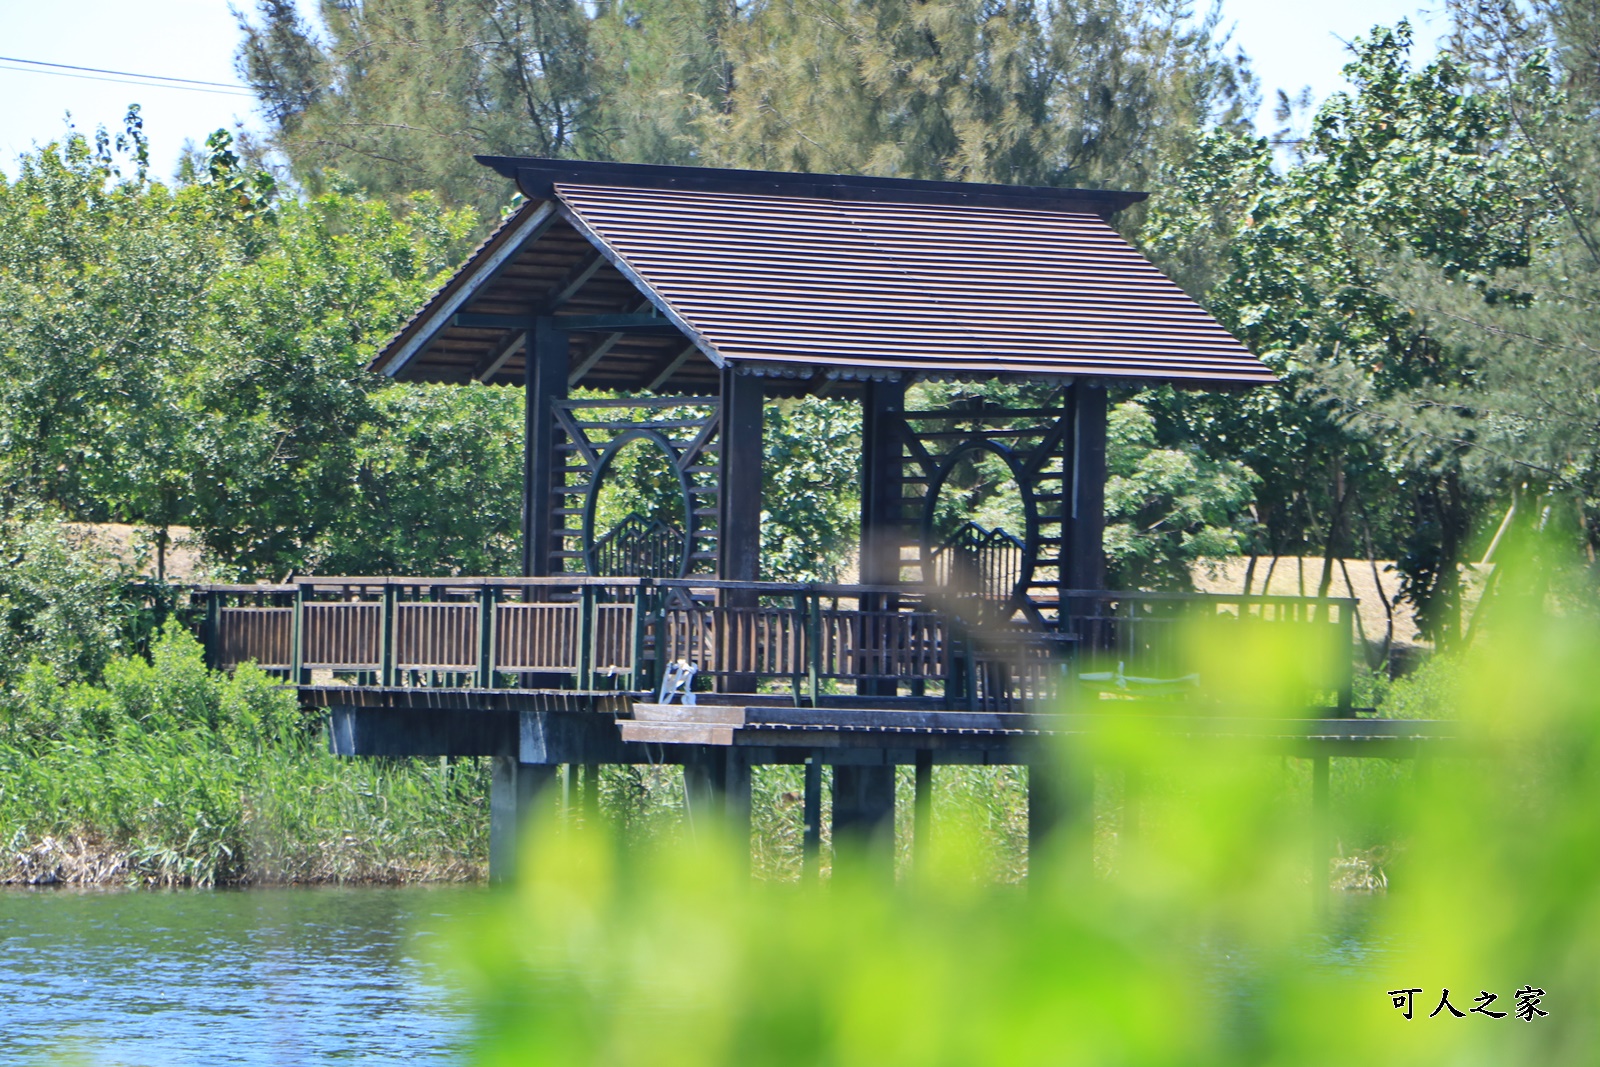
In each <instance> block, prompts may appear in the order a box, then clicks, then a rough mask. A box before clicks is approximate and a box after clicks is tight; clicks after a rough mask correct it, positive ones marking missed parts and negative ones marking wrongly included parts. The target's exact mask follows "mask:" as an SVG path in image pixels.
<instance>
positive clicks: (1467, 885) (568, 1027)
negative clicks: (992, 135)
mask: <svg viewBox="0 0 1600 1067" xmlns="http://www.w3.org/2000/svg"><path fill="white" fill-rule="evenodd" d="M1597 640H1600V632H1596V631H1595V629H1594V627H1593V625H1592V622H1591V620H1590V619H1588V618H1587V617H1585V618H1583V619H1579V618H1575V617H1568V618H1566V619H1553V618H1551V617H1549V616H1547V615H1529V616H1526V617H1515V618H1513V617H1510V616H1506V617H1503V618H1502V619H1501V629H1500V630H1499V631H1497V638H1496V640H1495V641H1493V642H1491V643H1489V644H1486V645H1483V646H1481V647H1479V648H1478V649H1477V650H1476V652H1475V654H1474V656H1473V657H1472V658H1471V659H1469V660H1464V661H1462V662H1461V663H1460V664H1459V666H1458V667H1456V668H1455V669H1454V670H1455V675H1454V679H1453V681H1452V682H1450V683H1449V684H1448V685H1447V686H1445V689H1447V691H1448V700H1449V702H1450V703H1451V704H1452V705H1453V706H1454V707H1455V708H1456V709H1457V710H1458V712H1459V714H1460V715H1461V717H1462V720H1463V722H1464V724H1465V726H1466V729H1467V730H1468V731H1469V733H1470V735H1471V736H1473V737H1474V738H1476V739H1477V741H1476V743H1475V744H1474V745H1473V746H1472V747H1467V748H1458V749H1454V750H1452V751H1450V752H1441V753H1438V754H1437V755H1436V756H1434V757H1433V758H1430V760H1429V764H1428V766H1429V770H1428V772H1427V774H1426V775H1420V774H1413V772H1412V769H1411V767H1410V766H1409V765H1408V764H1406V763H1403V762H1402V763H1400V764H1397V765H1392V764H1389V763H1387V762H1386V761H1384V760H1377V759H1366V758H1349V759H1336V760H1335V761H1334V763H1335V773H1334V775H1333V787H1334V794H1333V796H1334V813H1335V815H1334V831H1335V833H1336V834H1337V835H1338V837H1339V839H1340V840H1341V841H1343V842H1344V843H1345V844H1346V846H1350V845H1354V844H1357V843H1365V842H1366V841H1368V840H1370V838H1369V836H1368V835H1370V834H1371V833H1372V832H1373V831H1374V830H1375V829H1377V828H1379V827H1380V826H1382V827H1386V828H1387V829H1388V830H1389V831H1390V832H1391V833H1398V834H1399V835H1400V840H1401V841H1402V842H1403V846H1404V847H1403V848H1401V849H1399V850H1397V851H1395V852H1392V853H1382V852H1379V851H1377V850H1373V849H1367V850H1366V852H1365V853H1364V855H1362V856H1356V855H1351V854H1349V853H1346V854H1345V855H1343V856H1341V857H1339V858H1338V860H1337V861H1336V862H1337V866H1336V867H1335V868H1334V870H1336V871H1339V872H1344V871H1346V870H1348V869H1351V868H1353V867H1354V866H1358V865H1360V864H1362V863H1370V862H1373V861H1374V859H1375V858H1376V859H1378V860H1380V861H1381V862H1382V864H1383V868H1384V869H1382V870H1380V871H1379V873H1380V874H1382V875H1386V877H1387V882H1388V892H1387V894H1386V895H1380V896H1377V897H1375V898H1374V897H1367V896H1364V895H1362V894H1357V893H1349V894H1336V897H1337V898H1339V899H1337V900H1336V902H1335V905H1334V908H1333V911H1332V914H1331V916H1329V917H1327V918H1318V917H1317V911H1316V909H1315V907H1314V906H1313V904H1312V899H1311V896H1310V894H1309V893H1308V886H1307V880H1308V874H1309V876H1310V877H1311V878H1321V877H1326V876H1327V875H1328V874H1329V873H1330V872H1329V871H1320V872H1308V865H1307V863H1306V857H1307V852H1308V849H1307V840H1306V836H1307V832H1308V829H1309V825H1310V818H1309V816H1310V812H1309V811H1308V802H1309V799H1310V793H1311V788H1310V775H1309V773H1308V769H1307V768H1306V767H1305V765H1304V761H1302V760H1298V759H1295V760H1290V759H1285V758H1284V757H1283V755H1282V754H1281V751H1280V750H1278V749H1276V748H1271V747H1266V746H1261V747H1255V746H1251V745H1248V744H1241V745H1239V746H1237V747H1232V748H1229V747H1223V746H1219V745H1206V746H1204V747H1203V748H1201V749H1197V748H1196V747H1195V739H1194V738H1193V737H1192V736H1185V737H1179V736H1175V735H1174V734H1173V733H1169V732H1166V731H1163V730H1160V729H1153V728H1151V724H1150V723H1149V722H1148V720H1144V721H1141V720H1139V719H1122V720H1120V721H1117V722H1115V723H1114V724H1113V725H1109V726H1108V728H1107V729H1105V730H1103V731H1102V732H1100V733H1099V734H1097V735H1094V736H1090V737H1081V738H1079V739H1078V740H1077V741H1076V742H1075V743H1074V746H1073V747H1071V748H1068V749H1064V750H1062V751H1061V752H1060V753H1059V756H1060V757H1061V758H1062V759H1063V760H1065V761H1069V762H1068V763H1067V765H1068V766H1072V765H1073V764H1072V763H1071V762H1070V761H1074V760H1077V761H1084V760H1088V759H1092V760H1093V761H1094V763H1095V765H1096V766H1097V767H1099V768H1101V769H1102V772H1103V773H1109V774H1110V775H1111V776H1113V777H1114V778H1115V779H1121V780H1122V783H1123V788H1124V789H1126V788H1127V784H1126V783H1128V782H1132V781H1135V780H1136V781H1138V782H1141V783H1142V786H1141V787H1140V788H1139V790H1138V795H1139V798H1140V799H1139V801H1138V815H1137V817H1136V822H1134V823H1132V824H1129V823H1127V822H1124V823H1123V824H1122V830H1123V831H1125V832H1123V833H1118V834H1107V835H1103V836H1101V837H1100V838H1099V840H1098V845H1097V847H1098V851H1099V853H1100V855H1099V856H1098V857H1097V866H1098V867H1099V873H1098V874H1095V873H1091V871H1090V869H1089V868H1088V866H1087V865H1086V864H1085V863H1084V862H1083V856H1082V854H1081V852H1077V851H1075V846H1074V845H1073V844H1072V842H1073V841H1074V840H1077V839H1078V837H1077V835H1078V834H1079V833H1080V832H1081V830H1082V827H1080V826H1077V825H1075V824H1072V823H1071V822H1070V821H1069V824H1068V826H1067V827H1065V828H1064V830H1063V836H1062V837H1060V838H1058V839H1056V840H1054V841H1051V842H1047V843H1046V845H1045V846H1044V847H1042V848H1041V849H1039V850H1038V851H1036V852H1034V853H1033V854H1032V855H1030V856H1029V857H1027V860H1026V863H1027V867H1028V868H1029V877H1030V879H1031V880H1032V884H1031V885H1030V886H1029V889H1028V891H1027V892H1026V893H1021V892H1018V891H1017V890H1016V889H1015V888H1013V887H1009V886H1003V885H1002V886H995V885H989V884H985V883H984V881H983V880H982V879H981V878H975V877H974V874H975V872H976V871H978V870H981V869H982V862H983V859H982V857H983V852H982V849H981V847H978V846H977V845H976V842H977V841H979V840H980V839H982V838H983V837H984V836H986V835H990V834H991V828H990V827H989V826H987V825H985V823H986V821H987V816H986V815H984V814H983V813H982V807H981V806H978V807H977V808H976V809H973V808H966V809H963V808H962V807H960V806H958V805H955V804H949V803H947V801H946V800H945V798H942V797H941V799H940V802H939V804H938V805H937V806H936V810H935V824H934V825H935V831H936V832H935V834H934V836H933V839H932V841H931V842H929V850H928V852H927V854H926V858H925V860H924V862H923V863H922V864H921V865H920V866H919V867H917V868H916V869H914V870H912V871H910V872H908V873H907V874H906V875H905V876H904V877H902V878H901V879H900V881H899V882H898V883H894V882H890V881H888V880H878V879H876V878H874V877H872V876H869V875H867V874H866V872H864V871H863V870H861V869H860V868H858V867H855V866H854V865H853V864H852V862H851V861H850V859H849V857H848V855H844V856H838V857H835V865H834V868H833V872H832V878H831V880H829V881H828V882H826V883H824V884H821V885H818V884H799V885H796V884H773V883H771V882H766V883H762V882H752V881H751V880H750V879H749V877H748V875H747V874H746V872H745V870H744V867H743V864H742V861H741V860H740V858H739V855H738V843H737V842H732V841H728V840H723V839H720V838H719V837H718V836H717V835H715V834H712V833H707V832H705V830H704V828H703V827H702V828H701V830H700V831H699V832H698V833H697V834H696V836H694V837H693V838H688V839H685V838H677V839H673V840H671V841H661V842H658V843H657V844H656V846H655V847H640V846H639V845H637V844H635V845H631V846H630V847H628V848H626V849H622V848H619V847H618V845H617V843H616V842H615V841H614V840H612V839H610V838H609V837H607V836H606V835H605V834H604V833H599V832H596V831H595V829H594V828H593V827H592V826H590V827H587V828H586V831H585V832H581V833H579V832H573V831H572V830H571V829H570V828H568V829H565V830H564V829H563V828H562V827H561V826H560V824H559V822H558V821H557V820H556V819H554V818H553V817H549V818H546V819H545V820H544V821H542V822H540V823H539V824H537V825H536V826H535V827H534V828H533V829H532V831H531V832H530V836H529V840H528V852H529V854H530V855H532V856H533V857H534V858H533V859H532V860H531V861H530V862H529V864H528V865H527V867H526V868H525V869H524V871H523V872H522V878H521V880H520V882H519V884H518V885H517V887H516V891H515V892H514V893H512V894H507V895H505V896H503V897H501V898H500V899H499V900H498V901H497V902H496V907H495V909H494V910H493V911H492V912H491V913H489V914H488V915H486V916H484V917H482V918H481V919H479V920H478V921H477V923H476V925H475V926H474V927H471V928H469V929H468V930H467V931H466V932H465V933H464V934H463V935H462V936H461V937H460V938H459V941H458V944H457V947H456V953H457V959H458V961H459V966H460V969H461V974H462V976H463V979H464V981H465V982H466V983H467V986H468V990H469V994H470V996H471V998H472V999H471V1003H472V1007H473V1012H474V1015H475V1020H476V1027H475V1031H474V1033H475V1042H476V1048H475V1062H477V1063H481V1064H486V1065H489V1064H500V1063H518V1064H525V1063H534V1064H538V1063H561V1064H585V1063H607V1064H633V1063H649V1064H677V1063H695V1064H721V1063H739V1064H746V1063H762V1064H767V1063H779V1064H782V1063H795V1064H814V1063H840V1064H855V1063H861V1064H869V1063H870V1064H895V1063H905V1064H918V1065H922V1064H930V1063H933V1064H938V1063H949V1064H961V1065H966V1064H973V1063H995V1064H1006V1065H1012V1064H1018V1063H1052V1064H1054V1063H1085V1064H1101V1063H1118V1064H1132V1065H1139V1064H1173V1063H1183V1064H1218V1065H1223V1064H1226V1065H1229V1067H1238V1065H1251V1064H1283V1063H1294V1064H1311V1063H1349V1062H1361V1063H1372V1064H1379V1065H1383V1064H1406V1065H1413V1064H1425V1065H1432V1064H1441V1065H1442V1064H1456V1063H1465V1062H1484V1063H1532V1062H1537V1063H1546V1064H1555V1065H1564V1064H1581V1063H1587V1062H1589V1057H1590V1055H1591V1053H1590V1051H1589V1050H1590V1048H1591V1044H1590V1042H1589V1035H1590V1033H1591V1031H1592V1028H1593V1026H1592V1019H1591V1017H1590V1015H1589V1013H1588V1011H1587V1007H1586V1006H1587V1005H1588V1004H1590V1003H1591V1002H1592V1001H1593V999H1594V997H1595V995H1596V993H1597V991H1600V967H1597V965H1596V962H1595V961H1596V958H1597V954H1596V952H1595V951H1594V950H1595V947H1596V945H1595V940H1596V936H1597V935H1596V932H1595V931H1596V930H1597V929H1600V926H1597V919H1600V897H1597V896H1596V893H1595V886H1596V884H1597V880H1600V861H1597V859H1596V856H1597V855H1600V814H1597V813H1600V795H1597V794H1600V775H1597V774H1596V769H1597V761H1600V726H1597V723H1600V716H1597V715H1596V711H1597V708H1596V702H1595V694H1596V693H1597V692H1600V676H1597V674H1596V667H1595V664H1594V657H1593V655H1592V649H1593V648H1594V644H1595V642H1596V641H1597ZM1213 654H1216V655H1221V656H1225V657H1226V656H1229V655H1230V650H1228V649H1226V648H1218V649H1215V650H1213ZM1234 658H1238V657H1234ZM1219 666H1225V667H1226V668H1227V669H1229V670H1238V669H1243V670H1245V671H1247V672H1251V673H1253V676H1254V677H1255V679H1256V680H1257V681H1260V682H1262V683H1263V684H1264V685H1265V687H1266V688H1267V689H1268V690H1271V689H1274V688H1280V689H1281V688H1282V687H1281V686H1275V685H1274V683H1273V682H1272V678H1273V676H1274V674H1275V672H1276V671H1277V669H1278V666H1279V665H1277V664H1274V663H1272V662H1262V661H1259V660H1251V661H1250V662H1248V663H1245V664H1243V665H1239V664H1232V663H1230V664H1225V665H1224V664H1219ZM1202 755H1203V758H1199V757H1200V756H1202ZM1079 765H1081V762H1080V763H1079ZM967 773H968V771H967V769H965V768H962V769H954V768H951V769H946V768H940V769H939V770H938V771H937V772H936V774H937V777H938V778H940V779H944V778H945V777H946V776H947V775H949V776H957V775H965V774H967ZM1034 773H1042V772H1034ZM1013 791H1014V792H1015V785H1013ZM1122 795H1123V796H1127V795H1128V794H1127V793H1123V794H1122ZM1013 802H1014V801H1013ZM963 810H965V811H968V812H972V816H971V817H963V814H962V812H963ZM1124 818H1126V816H1124ZM1135 828H1136V830H1137V832H1136V833H1135V832H1133V830H1134V829H1135ZM1389 840H1390V841H1391V842H1394V841H1396V840H1397V839H1396V838H1394V837H1391V838H1390V839H1389ZM1523 986H1531V987H1537V988H1540V989H1542V990H1544V994H1543V1001H1542V1008H1543V1010H1545V1011H1547V1012H1549V1014H1548V1015H1547V1016H1545V1017H1540V1018H1535V1019H1533V1020H1532V1021H1531V1022H1524V1021H1521V1020H1518V1019H1516V1018H1506V1019H1503V1020H1499V1021H1494V1020H1491V1019H1489V1018H1487V1017H1483V1016H1469V1017H1468V1018H1465V1019H1462V1020H1455V1019H1450V1018H1448V1017H1441V1018H1438V1019H1431V1020H1430V1019H1429V1018H1428V1013H1429V1011H1430V1010H1432V1008H1433V1007H1434V1006H1435V1005H1436V1004H1437V1003H1438V998H1439V996H1440V992H1441V990H1442V989H1443V988H1446V987H1447V988H1449V989H1450V991H1451V998H1452V1002H1453V1003H1454V1004H1455V1005H1456V1006H1457V1007H1458V1008H1460V1009H1461V1010H1463V1011H1465V1010H1466V1009H1469V1008H1471V1007H1472V1006H1473V1005H1474V1003H1475V998H1476V996H1477V993H1478V991H1479V990H1489V991H1491V992H1494V993H1496V994H1497V996H1498V1000H1497V1002H1496V1003H1494V1004H1493V1005H1492V1008H1494V1009H1495V1010H1499V1009H1507V1010H1514V1008H1515V1006H1516V1001H1515V996H1514V991H1516V990H1518V989H1519V988H1521V987H1523ZM1419 987H1420V989H1421V990H1423V992H1421V993H1418V994H1417V995H1416V1001H1415V1004H1414V1012H1413V1015H1414V1018H1412V1019H1410V1020H1409V1021H1408V1020H1407V1019H1406V1018H1405V1017H1404V1016H1403V1015H1402V1013H1401V1011H1400V1010H1398V1009H1397V1008H1396V1007H1395V1006H1394V1005H1393V1003H1392V1001H1391V998H1390V993H1389V991H1390V990H1395V989H1407V988H1419Z"/></svg>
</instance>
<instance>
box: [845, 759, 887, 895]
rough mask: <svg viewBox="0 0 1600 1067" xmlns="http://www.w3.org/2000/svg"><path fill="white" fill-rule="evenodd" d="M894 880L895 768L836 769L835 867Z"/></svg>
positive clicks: (852, 767)
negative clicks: (858, 869)
mask: <svg viewBox="0 0 1600 1067" xmlns="http://www.w3.org/2000/svg"><path fill="white" fill-rule="evenodd" d="M852 864H857V865H859V866H860V867H862V868H863V869H865V870H868V871H870V872H872V873H873V874H875V875H878V876H880V877H883V878H889V879H892V878H893V877H894V767H892V766H878V767H860V766H851V765H850V764H847V763H841V764H836V765H835V766H834V768H833V865H834V869H835V870H838V869H839V868H840V867H841V866H848V865H852Z"/></svg>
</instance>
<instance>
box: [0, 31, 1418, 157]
mask: <svg viewBox="0 0 1600 1067" xmlns="http://www.w3.org/2000/svg"><path fill="white" fill-rule="evenodd" d="M1202 2H1203V0H1202ZM236 4H237V6H240V7H245V8H248V7H251V6H253V5H252V4H250V3H249V0H236ZM229 8H230V3H229V0H140V2H139V3H136V4H135V3H129V2H128V0H54V2H43V0H0V101H3V102H4V106H3V107H0V170H3V171H5V172H6V173H8V174H15V173H16V164H17V156H18V154H19V153H22V152H25V151H28V150H29V149H30V148H31V147H32V146H34V145H35V144H42V143H45V142H47V141H50V140H53V139H56V138H59V137H60V136H61V134H62V132H63V131H64V130H65V129H66V119H65V116H66V114H67V113H68V112H70V113H71V115H72V122H73V124H74V125H75V126H77V127H78V128H79V129H80V130H83V131H84V132H85V133H91V132H93V130H94V129H95V127H97V126H105V127H107V128H108V129H111V130H113V131H114V130H116V129H119V128H120V127H121V123H122V116H123V114H124V112H126V111H127V107H128V104H129V103H132V102H138V103H139V104H140V105H142V108H143V113H144V119H145V132H146V134H147V135H148V136H149V138H150V147H151V163H152V169H153V171H154V172H155V174H156V175H158V176H166V175H170V174H171V173H172V172H173V171H174V169H175V168H176V166H177V161H178V158H179V155H180V153H181V152H182V149H183V145H184V143H185V142H186V141H193V142H196V143H198V142H201V141H204V140H205V137H206V135H207V134H209V133H210V132H211V131H212V130H215V129H217V128H218V127H227V128H230V129H232V128H234V127H235V126H236V125H237V124H239V123H244V124H245V125H246V126H247V127H248V126H254V125H257V124H258V119H257V117H256V115H255V113H254V111H253V109H252V107H251V100H250V98H249V96H248V94H247V93H245V94H243V95H238V93H239V92H242V90H239V91H236V92H233V93H230V91H229V90H227V89H218V88H217V87H215V86H189V87H188V88H177V87H171V86H154V85H150V84H131V85H130V84H125V83H117V82H115V81H105V80H93V79H98V78H114V77H115V76H114V75H105V74H93V75H91V72H88V71H57V72H55V73H49V72H47V69H46V68H41V67H29V66H28V65H26V64H19V63H17V62H16V61H17V60H29V61H33V62H37V63H57V64H70V65H73V66H77V67H97V68H100V69H101V70H106V71H127V72H132V73H134V74H148V75H160V76H163V77H167V78H186V79H191V80H194V81H202V82H221V83H233V84H235V85H236V84H237V75H236V74H235V72H234V69H233V52H234V49H235V48H236V47H237V46H238V41H239V31H238V26H237V23H236V21H235V19H234V16H233V14H232V13H231V11H230V10H229ZM1430 12H1432V14H1430ZM1442 12H1443V0H1432V2H1431V3H1428V4H1423V5H1419V4H1416V3H1414V2H1407V0H1332V2H1322V3H1308V2H1306V0H1223V16H1224V24H1225V25H1228V26H1231V27H1232V28H1233V41H1234V43H1235V44H1237V45H1239V46H1240V47H1242V48H1243V49H1244V50H1245V52H1247V53H1248V54H1249V55H1250V57H1251V60H1252V63H1253V65H1254V68H1255V70H1256V73H1257V74H1258V75H1259V76H1260V79H1261V88H1262V95H1263V98H1264V103H1263V106H1262V111H1261V114H1260V116H1259V117H1258V123H1259V124H1260V126H1261V128H1262V129H1263V130H1264V131H1265V130H1270V129H1272V128H1273V125H1272V124H1273V118H1272V105H1273V102H1274V100H1275V99H1276V92H1275V90H1276V89H1278V88H1284V89H1287V90H1289V92H1290V94H1291V95H1293V94H1295V93H1298V92H1299V90H1300V89H1301V88H1302V87H1306V86H1309V87H1310V88H1311V90H1312V93H1313V96H1314V97H1315V98H1316V99H1317V100H1320V99H1322V98H1323V97H1325V96H1327V95H1328V94H1329V93H1331V92H1334V91H1337V90H1338V89H1340V88H1343V87H1344V79H1343V78H1342V76H1341V75H1340V73H1339V71H1340V68H1341V67H1343V66H1344V64H1345V63H1346V62H1347V61H1348V55H1347V53H1346V51H1345V46H1344V43H1343V42H1345V41H1348V40H1350V39H1352V38H1354V37H1356V36H1360V35H1364V34H1365V33H1366V32H1367V30H1368V29H1369V28H1371V27H1372V26H1373V25H1374V24H1376V23H1393V22H1396V21H1398V20H1399V19H1401V18H1410V19H1411V20H1412V23H1413V25H1415V26H1416V28H1417V40H1418V43H1419V45H1420V46H1421V47H1420V48H1419V53H1421V58H1427V57H1428V56H1431V55H1432V53H1433V50H1434V49H1433V44H1434V41H1435V39H1436V38H1437V37H1438V36H1440V35H1441V34H1443V33H1444V30H1445V18H1444V15H1443V13H1442ZM202 90H203V91H202Z"/></svg>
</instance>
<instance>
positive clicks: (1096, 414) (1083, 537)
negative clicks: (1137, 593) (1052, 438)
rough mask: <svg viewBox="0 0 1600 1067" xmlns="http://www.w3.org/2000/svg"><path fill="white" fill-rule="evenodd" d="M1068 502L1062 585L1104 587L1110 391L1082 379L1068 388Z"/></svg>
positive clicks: (1073, 587)
mask: <svg viewBox="0 0 1600 1067" xmlns="http://www.w3.org/2000/svg"><path fill="white" fill-rule="evenodd" d="M1067 414H1068V416H1069V417H1070V418H1071V420H1072V424H1071V429H1070V433H1069V435H1068V440H1067V486H1066V493H1067V500H1066V516H1065V521H1064V522H1063V523H1062V527H1063V529H1062V549H1063V552H1062V566H1061V584H1062V586H1063V587H1065V588H1067V589H1104V588H1105V582H1106V556H1105V546H1104V540H1105V528H1106V390H1105V386H1103V385H1101V384H1100V383H1099V382H1095V381H1083V380H1080V381H1078V382H1077V383H1076V384H1075V385H1073V386H1072V388H1071V389H1070V390H1069V391H1068V395H1067Z"/></svg>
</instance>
